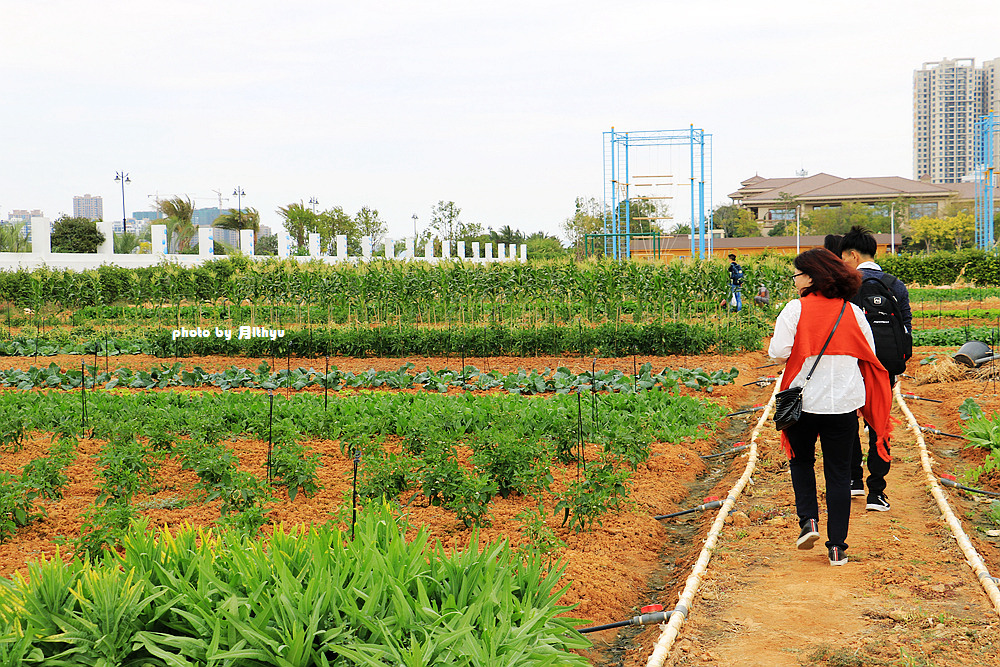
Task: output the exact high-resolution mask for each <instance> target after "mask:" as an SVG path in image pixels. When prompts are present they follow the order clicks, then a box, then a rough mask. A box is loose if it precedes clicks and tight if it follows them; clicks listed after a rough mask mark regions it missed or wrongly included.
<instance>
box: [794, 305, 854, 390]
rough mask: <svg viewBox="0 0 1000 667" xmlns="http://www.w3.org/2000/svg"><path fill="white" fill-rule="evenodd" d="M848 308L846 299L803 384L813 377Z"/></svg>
mask: <svg viewBox="0 0 1000 667" xmlns="http://www.w3.org/2000/svg"><path fill="white" fill-rule="evenodd" d="M846 309H847V301H846V300H845V301H844V305H843V306H841V307H840V315H838V316H837V321H836V322H834V323H833V329H831V330H830V335H829V336H827V337H826V342H825V343H823V349H822V350H820V351H819V356H817V357H816V361H814V362H813V365H812V368H810V369H809V375H807V376H806V379H805V382H803V383H802V386H803V387H804V386H806V382H809V378H811V377H812V374H813V371H815V370H816V366H818V365H819V360H820V359H822V358H823V353H824V352H826V346H827V345H829V344H830V340H831V339H832V338H833V332H834V331H836V330H837V325H838V324H840V318H842V317H843V316H844V311H845V310H846Z"/></svg>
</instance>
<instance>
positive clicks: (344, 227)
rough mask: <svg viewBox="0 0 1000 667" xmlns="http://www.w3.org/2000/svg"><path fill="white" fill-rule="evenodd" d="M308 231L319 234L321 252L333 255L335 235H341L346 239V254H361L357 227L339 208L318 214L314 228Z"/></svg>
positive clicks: (359, 235) (352, 219) (335, 207)
mask: <svg viewBox="0 0 1000 667" xmlns="http://www.w3.org/2000/svg"><path fill="white" fill-rule="evenodd" d="M309 231H311V232H316V233H318V234H319V244H320V247H321V248H323V252H326V253H330V254H333V251H334V241H336V240H337V235H339V234H343V235H344V236H346V237H347V252H348V254H351V255H360V254H361V234H360V233H359V232H358V226H357V224H356V223H355V221H354V218H352V217H351V216H350V215H348V214H347V213H345V212H344V209H343V208H341V207H340V206H334V207H333V208H331V209H328V210H326V211H323V212H321V213H318V214H317V215H316V220H315V228H314V229H313V228H310V229H309Z"/></svg>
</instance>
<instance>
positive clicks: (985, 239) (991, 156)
mask: <svg viewBox="0 0 1000 667" xmlns="http://www.w3.org/2000/svg"><path fill="white" fill-rule="evenodd" d="M997 130H1000V126H998V125H997V124H996V122H995V119H994V116H993V112H992V111H991V112H989V113H988V114H986V115H985V116H982V117H981V118H980V119H979V120H977V121H976V140H975V141H976V143H975V152H974V153H973V169H974V171H975V175H976V247H977V248H980V249H982V250H991V249H993V244H994V239H993V215H994V210H993V208H994V187H995V183H994V179H995V178H996V171H997V165H996V152H995V149H994V147H995V145H996V144H995V142H994V139H993V134H994V133H995V132H996V131H997Z"/></svg>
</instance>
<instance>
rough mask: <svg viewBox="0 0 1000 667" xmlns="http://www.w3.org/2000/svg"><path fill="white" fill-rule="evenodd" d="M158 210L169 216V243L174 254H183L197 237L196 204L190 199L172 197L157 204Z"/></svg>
mask: <svg viewBox="0 0 1000 667" xmlns="http://www.w3.org/2000/svg"><path fill="white" fill-rule="evenodd" d="M156 208H157V209H158V210H159V211H160V213H163V214H164V215H165V216H167V243H168V245H169V247H170V249H171V250H173V251H174V252H183V251H185V250H187V249H188V247H190V245H191V240H192V239H194V237H195V228H194V223H192V222H191V219H192V218H193V217H194V202H192V201H191V198H190V197H184V198H183V199H181V198H180V197H171V198H170V199H161V200H160V201H158V202H156Z"/></svg>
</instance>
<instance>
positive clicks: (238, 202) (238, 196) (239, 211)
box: [233, 185, 246, 229]
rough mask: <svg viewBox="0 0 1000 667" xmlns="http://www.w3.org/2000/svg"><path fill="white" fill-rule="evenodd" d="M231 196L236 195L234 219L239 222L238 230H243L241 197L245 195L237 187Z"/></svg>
mask: <svg viewBox="0 0 1000 667" xmlns="http://www.w3.org/2000/svg"><path fill="white" fill-rule="evenodd" d="M233 194H234V195H236V215H237V218H236V219H237V220H239V226H240V229H243V196H244V195H245V194H246V193H245V192H243V188H241V187H240V186H238V185H237V186H236V189H235V190H233Z"/></svg>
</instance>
